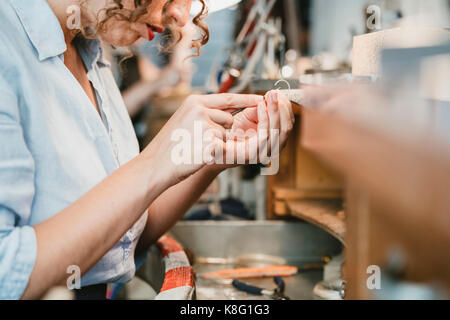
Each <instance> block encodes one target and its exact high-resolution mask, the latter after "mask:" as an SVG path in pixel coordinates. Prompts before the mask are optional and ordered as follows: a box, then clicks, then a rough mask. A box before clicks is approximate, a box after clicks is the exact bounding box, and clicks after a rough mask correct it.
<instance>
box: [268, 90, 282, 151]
mask: <svg viewBox="0 0 450 320" xmlns="http://www.w3.org/2000/svg"><path fill="white" fill-rule="evenodd" d="M266 101H267V114H268V117H269V128H270V132H269V142H270V145H269V150H270V155H271V156H272V155H278V153H279V150H280V144H279V142H280V108H279V106H278V101H279V99H278V92H276V91H270V92H269V93H267V95H266Z"/></svg>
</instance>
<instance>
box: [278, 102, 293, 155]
mask: <svg viewBox="0 0 450 320" xmlns="http://www.w3.org/2000/svg"><path fill="white" fill-rule="evenodd" d="M278 97H279V99H280V101H279V108H280V144H281V147H284V145H285V143H286V141H287V138H288V136H289V133H290V132H291V130H292V128H293V126H294V121H295V120H294V117H293V115H291V112H292V105H291V102H290V101H289V99H288V98H287V97H286V96H284V95H279V96H278Z"/></svg>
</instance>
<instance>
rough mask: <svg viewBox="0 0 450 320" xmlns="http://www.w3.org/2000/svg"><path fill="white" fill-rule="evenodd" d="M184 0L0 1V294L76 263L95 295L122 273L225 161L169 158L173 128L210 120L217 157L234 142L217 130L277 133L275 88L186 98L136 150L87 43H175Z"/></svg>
mask: <svg viewBox="0 0 450 320" xmlns="http://www.w3.org/2000/svg"><path fill="white" fill-rule="evenodd" d="M191 1H192V0H169V1H168V0H151V1H150V0H33V1H23V0H5V1H2V4H1V6H0V21H1V29H0V299H19V298H23V299H34V298H39V297H41V296H42V295H43V294H44V293H45V292H46V291H47V290H48V289H49V288H52V287H53V286H56V285H65V284H66V280H67V277H68V268H69V267H71V266H77V267H79V269H80V271H81V275H82V278H81V286H82V287H83V288H82V289H81V290H80V291H79V293H80V294H81V295H80V296H83V295H84V296H85V297H86V296H87V297H91V298H92V297H94V298H95V297H96V298H102V297H103V298H104V297H105V291H106V283H111V282H127V281H129V280H130V279H131V278H132V277H133V275H134V273H135V264H134V256H135V254H138V253H139V252H144V251H145V249H146V248H148V247H149V246H150V245H151V244H152V243H154V242H155V241H156V240H157V239H158V238H159V237H160V236H161V235H163V234H164V233H165V232H167V230H169V229H170V227H171V226H172V225H173V224H174V223H175V222H176V221H177V220H178V219H179V218H180V217H182V216H183V214H184V212H185V211H186V210H187V209H188V208H189V207H190V206H191V205H192V204H193V203H194V202H195V201H196V200H197V199H198V197H199V196H200V195H201V193H202V192H203V191H204V190H205V188H206V187H207V186H208V185H209V184H210V183H211V181H212V180H213V179H214V178H215V177H216V176H217V175H218V174H219V173H220V172H221V171H223V170H225V169H226V168H228V167H229V166H231V165H224V164H213V163H211V162H209V161H206V160H202V161H200V162H198V161H192V162H184V163H183V164H177V163H176V162H175V161H172V160H171V159H172V155H173V154H172V153H173V150H174V148H175V147H176V146H177V141H174V139H172V138H173V133H174V132H176V130H181V131H177V132H183V133H185V134H188V135H190V134H192V135H193V134H194V128H195V125H194V124H195V123H197V124H199V123H200V124H201V125H202V127H203V129H204V130H208V129H210V130H214V132H216V133H218V134H217V135H216V136H215V137H213V138H214V139H211V145H212V146H213V148H211V149H210V150H214V151H215V150H221V151H223V154H224V155H225V154H227V153H228V152H229V151H230V150H232V149H233V150H234V149H236V148H238V147H239V146H238V142H237V141H236V140H234V139H233V140H228V138H227V136H226V132H227V129H230V128H231V129H242V130H246V129H248V128H253V129H255V130H257V131H258V132H264V131H268V130H269V129H274V130H279V131H280V132H281V137H280V143H281V144H283V143H284V141H285V140H286V137H287V134H288V133H289V131H290V130H291V128H292V124H293V115H292V110H291V105H290V103H289V102H288V101H287V99H286V98H285V97H283V96H281V95H280V96H279V97H278V95H277V93H276V92H272V93H270V94H268V95H267V96H266V99H263V98H262V97H259V96H253V95H209V96H191V97H189V98H187V99H186V101H185V102H184V103H183V104H182V105H181V106H180V108H179V109H178V111H177V112H176V113H175V114H174V116H173V117H172V118H171V119H170V121H169V122H168V123H167V125H166V126H165V127H164V128H163V129H162V130H161V132H160V133H159V134H158V135H157V137H156V138H155V139H154V140H153V141H152V142H151V144H150V145H149V146H147V148H145V150H144V151H143V152H141V153H139V147H138V143H137V140H136V136H135V133H134V130H133V127H132V125H131V122H130V118H129V116H128V114H127V112H126V108H125V106H124V103H123V99H122V97H121V95H120V92H119V90H118V88H117V86H116V84H115V82H114V79H113V76H112V74H111V71H110V68H109V63H108V61H106V59H105V58H104V56H103V52H102V48H101V46H100V44H99V41H100V40H101V41H104V42H106V43H109V44H110V45H113V46H129V45H131V44H133V43H134V42H136V41H137V40H139V39H141V38H144V39H146V40H148V41H151V40H153V37H154V34H155V32H163V31H164V29H165V28H169V29H170V30H171V33H172V35H173V37H172V38H173V39H174V41H175V42H176V41H178V39H179V37H180V36H182V28H183V26H184V25H185V24H186V23H187V21H188V20H189V19H190V9H191V5H192V3H191ZM218 1H219V0H218ZM202 3H203V1H202ZM77 13H79V23H74V22H76V20H77V19H74V16H73V15H74V14H77ZM205 15H206V8H205V6H204V5H203V10H202V12H201V13H200V14H198V15H197V16H196V17H195V18H194V19H193V22H194V24H196V25H197V26H198V27H199V28H200V30H202V32H203V35H202V36H201V37H200V38H199V39H197V40H195V41H194V42H193V44H192V47H193V48H194V49H200V47H201V46H202V45H203V44H205V43H206V42H207V41H208V37H209V35H208V30H207V27H206V25H205V24H204V23H203V18H204V17H205ZM75 18H76V17H75ZM74 25H76V27H74ZM169 46H170V44H169ZM240 109H245V110H244V111H243V112H241V113H239V114H238V115H236V116H235V117H233V115H232V113H233V111H235V110H240ZM233 114H234V113H233ZM266 136H267V135H266ZM269 140H270V139H268V138H267V139H258V149H259V150H261V149H263V148H269V149H270V147H272V146H271V145H270V141H269ZM218 154H220V152H219V153H218ZM212 155H213V156H214V155H215V154H214V152H212ZM246 156H247V159H250V158H252V157H254V156H255V150H250V149H249V151H248V153H247V154H246Z"/></svg>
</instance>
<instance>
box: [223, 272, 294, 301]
mask: <svg viewBox="0 0 450 320" xmlns="http://www.w3.org/2000/svg"><path fill="white" fill-rule="evenodd" d="M273 281H274V282H275V284H276V285H277V287H276V288H275V289H273V290H267V289H264V288H259V287H256V286H252V285H249V284H247V283H244V282H241V281H239V280H233V281H232V282H231V284H232V285H233V287H235V288H236V289H238V290H240V291H244V292H247V293H250V294H254V295H256V296H268V297H270V298H271V299H273V300H290V298H289V297H287V296H286V295H285V294H284V290H285V288H286V284H285V282H284V280H283V278H281V277H274V278H273Z"/></svg>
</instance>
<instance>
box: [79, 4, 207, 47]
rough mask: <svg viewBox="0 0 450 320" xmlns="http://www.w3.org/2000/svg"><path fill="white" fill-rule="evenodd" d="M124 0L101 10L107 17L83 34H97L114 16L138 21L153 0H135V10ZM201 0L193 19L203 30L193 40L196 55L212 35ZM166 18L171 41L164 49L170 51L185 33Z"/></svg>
mask: <svg viewBox="0 0 450 320" xmlns="http://www.w3.org/2000/svg"><path fill="white" fill-rule="evenodd" d="M88 1H89V0H83V1H82V4H85V3H86V2H88ZM122 1H123V0H112V2H113V4H112V5H111V6H110V7H107V8H105V9H103V10H101V12H102V11H104V12H106V18H104V19H103V20H102V21H97V26H96V27H95V28H91V27H90V26H86V27H85V28H82V32H83V35H85V36H87V37H92V36H95V34H96V32H97V31H96V30H99V29H100V30H105V29H106V23H107V22H108V20H110V19H111V18H113V17H115V18H117V19H120V20H124V21H128V22H136V21H137V20H139V18H140V17H142V16H143V15H144V14H146V13H147V8H148V6H149V5H150V4H151V2H152V0H134V7H135V8H134V9H133V10H128V9H125V8H124V6H123V4H122ZM199 1H200V2H201V4H202V10H201V11H200V12H199V13H198V14H197V15H196V16H195V17H194V18H193V19H192V22H193V23H194V25H196V26H197V27H198V28H199V29H200V30H201V36H200V38H198V39H194V40H193V41H192V48H193V49H196V50H197V54H195V55H194V56H199V55H200V49H201V47H202V46H204V45H205V44H207V43H208V41H209V37H210V34H209V29H208V26H207V25H206V23H205V22H204V19H205V18H206V16H207V15H208V10H207V6H206V3H205V1H204V0H199ZM171 2H172V0H168V1H167V3H166V4H165V6H164V9H163V11H164V10H165V8H166V7H167V6H168V5H169V4H170V3H171ZM99 14H100V12H99ZM164 19H165V21H164V24H165V25H167V26H168V28H167V29H168V31H169V36H168V37H169V41H167V42H166V43H165V45H164V47H163V50H164V51H170V50H171V49H172V48H173V47H174V46H175V45H176V44H177V43H178V42H180V40H181V39H182V37H183V35H182V32H181V29H180V28H179V27H177V26H176V25H175V23H173V21H170V18H169V17H165V18H164Z"/></svg>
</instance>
